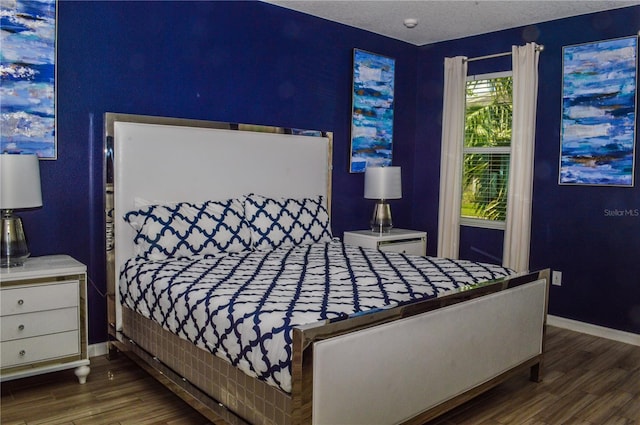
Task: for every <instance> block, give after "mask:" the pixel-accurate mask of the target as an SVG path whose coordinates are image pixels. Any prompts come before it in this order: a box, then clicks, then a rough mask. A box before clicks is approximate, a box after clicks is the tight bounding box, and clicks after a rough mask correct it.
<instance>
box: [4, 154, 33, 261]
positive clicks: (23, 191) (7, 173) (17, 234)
mask: <svg viewBox="0 0 640 425" xmlns="http://www.w3.org/2000/svg"><path fill="white" fill-rule="evenodd" d="M0 177H1V178H2V180H1V181H0V189H1V191H0V209H1V210H2V237H1V238H0V239H1V243H0V246H1V248H2V253H1V255H0V257H1V259H0V267H14V266H20V265H22V264H23V263H24V261H25V260H26V259H27V257H29V248H28V247H27V239H26V237H25V233H24V229H23V227H22V219H21V218H20V217H18V216H17V215H14V214H13V210H17V209H24V208H35V207H41V206H42V192H41V190H40V163H39V160H38V157H37V156H36V155H18V154H2V155H0Z"/></svg>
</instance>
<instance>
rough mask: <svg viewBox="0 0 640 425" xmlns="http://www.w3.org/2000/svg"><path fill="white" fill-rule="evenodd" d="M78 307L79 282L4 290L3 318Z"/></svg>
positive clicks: (1, 307) (0, 303) (1, 302)
mask: <svg viewBox="0 0 640 425" xmlns="http://www.w3.org/2000/svg"><path fill="white" fill-rule="evenodd" d="M77 305H78V281H70V282H62V283H51V284H44V285H37V284H33V285H28V286H22V287H19V288H15V289H13V288H3V289H2V300H0V309H1V310H0V311H2V313H1V314H2V316H7V315H10V314H19V313H31V312H34V311H42V310H52V309H57V308H64V307H76V306H77Z"/></svg>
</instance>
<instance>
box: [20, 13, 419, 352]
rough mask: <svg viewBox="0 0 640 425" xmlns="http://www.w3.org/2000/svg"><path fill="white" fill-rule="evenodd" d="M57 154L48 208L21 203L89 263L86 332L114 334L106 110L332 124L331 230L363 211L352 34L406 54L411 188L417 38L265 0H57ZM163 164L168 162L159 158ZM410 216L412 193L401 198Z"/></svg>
mask: <svg viewBox="0 0 640 425" xmlns="http://www.w3.org/2000/svg"><path fill="white" fill-rule="evenodd" d="M58 5H59V11H58V56H57V64H58V81H57V90H58V92H57V107H58V109H57V112H58V116H57V138H58V160H56V161H42V162H41V171H42V179H43V183H42V185H43V188H42V190H43V196H44V206H43V208H41V209H39V210H36V211H30V212H25V213H24V214H22V216H23V218H24V220H25V227H26V229H27V232H28V233H29V236H30V248H31V250H32V253H33V255H45V254H56V253H65V254H70V255H72V256H74V257H76V258H77V259H79V260H80V261H83V262H85V263H86V264H88V267H89V279H90V286H89V317H90V323H89V326H90V329H89V340H90V342H91V343H95V342H100V341H104V340H106V329H107V324H106V302H105V299H104V297H103V295H102V294H104V291H105V272H104V269H105V263H104V230H103V227H104V224H103V186H102V184H103V166H102V149H103V117H104V113H105V112H120V113H132V114H143V115H159V116H171V117H185V118H196V119H206V120H214V121H230V122H244V123H254V124H268V125H279V126H286V127H296V128H309V129H320V130H327V131H333V132H334V171H333V187H334V197H333V204H332V205H333V211H332V213H333V218H334V219H333V230H334V233H335V234H336V235H340V236H341V235H342V232H343V231H344V230H346V229H359V228H363V227H365V226H366V225H367V223H368V220H369V218H370V213H371V211H372V209H373V204H371V203H370V202H369V201H367V200H365V199H363V175H362V174H349V173H348V154H349V140H350V116H351V113H350V111H351V94H350V93H351V84H352V77H351V74H352V55H353V48H356V47H357V48H360V49H365V50H368V51H372V52H376V53H379V54H383V55H386V56H390V57H393V58H395V59H396V61H397V62H396V65H397V66H396V78H397V84H396V95H395V96H396V97H395V100H396V102H397V103H396V109H395V114H396V115H395V117H396V119H395V126H396V127H395V140H396V141H397V142H396V145H395V146H394V155H395V157H394V165H402V166H403V168H404V172H405V176H404V178H403V184H404V188H405V192H406V193H407V194H411V192H412V179H411V176H412V174H413V171H412V165H413V164H412V162H411V161H410V158H411V156H412V153H413V149H414V146H413V140H414V134H413V131H414V121H415V94H414V87H415V86H416V60H417V54H418V50H417V48H416V47H415V46H412V45H409V44H406V43H403V42H399V41H397V40H392V39H389V38H386V37H382V36H379V35H376V34H372V33H369V32H365V31H360V30H356V29H354V28H350V27H347V26H344V25H339V24H336V23H332V22H329V21H326V20H322V19H318V18H314V17H311V16H308V15H304V14H300V13H297V12H293V11H290V10H287V9H284V8H280V7H276V6H273V5H269V4H266V3H262V2H244V1H238V2H220V1H212V2H202V1H195V2H180V1H172V2H161V1H154V2H147V1H142V2H133V1H126V2H114V1H104V2H94V1H60V2H59V3H58ZM163 165H164V164H159V165H158V166H163ZM394 206H397V209H396V211H395V213H396V215H395V219H396V222H397V224H398V225H400V226H404V227H409V226H410V225H411V221H410V220H411V215H410V197H409V196H407V197H406V198H405V199H404V200H401V201H398V202H396V205H394Z"/></svg>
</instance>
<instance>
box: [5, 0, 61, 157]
mask: <svg viewBox="0 0 640 425" xmlns="http://www.w3.org/2000/svg"><path fill="white" fill-rule="evenodd" d="M56 9H57V8H56V0H39V1H30V0H15V1H10V2H9V1H2V2H0V30H1V31H2V54H1V55H0V74H1V78H2V87H0V108H1V112H0V117H1V118H0V120H1V122H0V124H1V128H2V130H0V153H4V152H10V153H35V154H37V155H38V156H39V157H40V158H41V159H56V102H55V101H56V90H55V84H56V66H55V57H56V48H55V42H56Z"/></svg>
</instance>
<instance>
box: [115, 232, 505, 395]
mask: <svg viewBox="0 0 640 425" xmlns="http://www.w3.org/2000/svg"><path fill="white" fill-rule="evenodd" d="M511 273H512V272H511V271H510V270H509V269H506V268H504V267H501V266H497V265H492V264H486V263H477V262H472V261H466V260H451V259H443V258H435V257H419V256H410V255H405V254H401V253H392V252H383V251H378V250H373V249H366V248H361V247H355V246H350V245H344V244H343V243H342V242H340V241H338V240H333V241H331V242H327V243H313V244H309V245H301V246H296V247H293V248H278V249H274V250H270V251H244V252H239V253H233V254H224V255H223V254H220V255H208V256H199V257H188V258H179V259H166V260H158V261H149V260H144V259H141V258H132V259H130V260H128V261H127V262H126V263H125V264H124V265H123V267H122V270H121V273H120V295H121V299H122V303H123V304H124V305H126V306H127V307H129V308H130V309H132V310H134V311H135V312H137V313H139V314H141V315H142V316H144V317H146V318H148V319H151V320H153V321H155V322H157V323H158V324H160V325H161V326H162V327H163V328H164V329H166V330H168V331H170V332H172V333H174V334H176V335H178V336H179V337H180V338H183V339H185V340H188V341H190V342H192V343H193V344H195V345H196V346H198V347H200V348H202V349H205V350H207V351H209V352H211V353H213V354H215V355H216V356H218V357H220V358H222V359H225V360H226V361H228V362H229V363H231V364H232V365H233V366H235V367H237V368H239V369H240V370H242V371H243V372H245V373H246V374H248V375H249V376H253V377H256V378H258V379H261V380H263V381H265V382H266V383H268V384H270V385H272V386H274V387H276V388H279V389H281V390H282V391H284V392H286V393H290V392H291V342H292V329H293V328H294V327H296V326H299V325H304V324H310V323H316V322H318V321H327V320H329V321H333V320H341V319H343V318H347V317H350V316H353V315H358V314H362V313H366V312H368V311H372V310H376V309H384V308H391V307H394V306H396V305H399V304H402V303H408V302H411V301H414V300H420V299H425V298H433V297H438V296H442V295H444V294H446V293H449V292H450V291H454V290H458V289H461V288H464V287H465V286H468V285H472V284H476V283H480V282H485V281H490V280H494V279H499V278H502V277H505V276H507V275H509V274H511Z"/></svg>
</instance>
